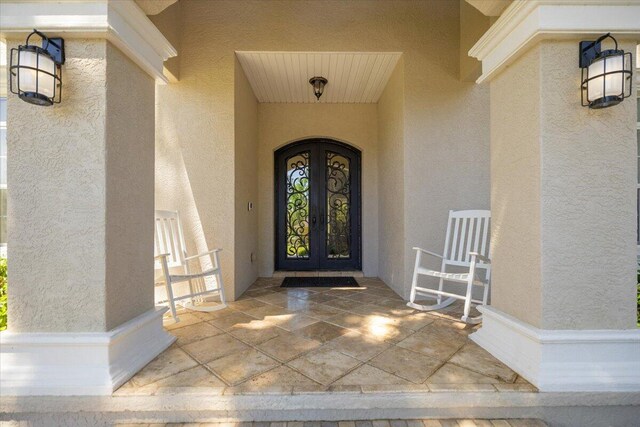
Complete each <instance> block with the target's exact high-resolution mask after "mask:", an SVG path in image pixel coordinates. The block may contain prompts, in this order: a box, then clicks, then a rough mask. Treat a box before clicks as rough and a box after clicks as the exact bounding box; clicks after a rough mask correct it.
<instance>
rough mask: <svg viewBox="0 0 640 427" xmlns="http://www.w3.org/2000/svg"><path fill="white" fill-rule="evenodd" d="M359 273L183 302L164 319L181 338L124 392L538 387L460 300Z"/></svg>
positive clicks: (276, 282)
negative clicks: (351, 282)
mask: <svg viewBox="0 0 640 427" xmlns="http://www.w3.org/2000/svg"><path fill="white" fill-rule="evenodd" d="M357 280H358V283H360V284H361V286H360V287H358V288H282V287H280V285H281V283H282V279H281V278H278V279H272V278H259V279H257V280H256V282H255V283H254V284H253V285H252V286H251V287H250V289H249V290H247V292H245V294H244V295H242V296H241V297H240V299H239V300H238V301H235V302H230V303H229V307H228V308H225V309H221V310H218V311H214V312H210V313H207V312H197V311H191V310H185V309H180V313H179V315H180V318H181V320H182V322H180V323H177V324H172V320H171V319H166V320H165V326H166V328H167V329H168V330H170V333H172V334H173V335H175V336H176V337H178V341H177V342H176V343H174V345H172V346H171V347H170V349H169V350H168V351H166V352H165V353H163V355H162V358H160V357H159V358H158V359H156V360H155V361H153V362H152V363H150V364H149V365H148V366H147V367H146V368H145V369H144V370H143V371H141V372H140V373H139V374H138V375H137V376H136V377H134V378H133V379H132V380H131V381H129V382H128V383H127V384H125V385H124V386H123V387H121V388H120V389H119V390H118V391H117V393H116V394H117V395H152V394H164V395H170V394H193V395H196V394H200V395H205V394H206V395H220V394H222V393H224V394H229V395H233V394H243V395H252V394H293V395H296V394H301V393H305V394H309V393H373V392H378V393H379V392H387V393H402V392H429V391H433V392H468V391H474V392H477V391H486V392H498V391H499V392H519V393H530V392H536V391H537V390H536V389H535V387H533V386H531V385H530V384H529V383H527V382H526V381H524V380H523V379H521V378H519V377H517V376H516V374H515V373H513V372H512V371H511V370H509V369H508V368H507V367H505V366H504V365H502V364H501V363H500V362H498V361H497V360H495V359H494V358H492V357H491V356H490V355H489V354H488V353H486V352H484V350H482V349H480V348H479V347H477V346H476V345H475V344H474V343H472V342H471V341H470V340H469V338H468V335H469V334H470V333H471V332H473V331H475V330H477V329H478V327H479V326H474V327H472V326H469V325H466V324H465V323H462V322H460V321H459V315H460V314H459V313H460V312H461V307H462V306H461V304H457V305H455V306H452V307H450V308H449V309H448V310H445V311H438V312H421V311H418V310H414V309H412V308H409V307H407V306H406V302H405V301H403V300H402V298H400V297H399V296H398V295H397V294H396V293H395V292H394V291H392V290H391V289H390V288H388V287H387V286H386V285H385V284H384V282H382V281H381V280H379V279H375V278H358V279H357ZM194 359H195V360H194ZM198 364H201V365H200V366H198ZM204 364H208V365H211V366H205V365H204ZM214 372H215V374H214ZM219 377H223V378H224V381H223V380H222V379H220V378H219ZM225 383H228V384H232V385H231V386H230V387H226V386H224V385H225ZM384 421H388V420H382V422H383V423H384ZM432 421H433V422H434V423H435V422H438V423H439V421H435V420H432ZM458 421H463V422H466V423H471V422H474V423H476V424H478V422H479V421H478V420H458ZM485 421H486V420H485ZM443 422H444V423H446V424H447V425H449V424H450V423H451V422H453V423H456V422H457V421H455V420H444V421H443ZM487 422H488V421H487ZM349 423H350V424H349V426H350V427H355V422H349ZM416 423H418V424H416ZM419 423H420V422H418V421H412V422H411V423H407V425H406V427H420V425H419ZM298 424H299V425H298ZM298 424H295V425H291V426H289V427H302V426H303V423H298ZM333 424H334V423H331V426H330V425H329V424H327V425H326V426H325V427H332V426H333ZM414 424H415V425H414ZM423 424H424V425H425V426H427V425H431V421H425V422H424V423H423ZM438 425H440V424H438ZM484 425H488V424H486V423H485V424H484ZM349 426H347V425H343V426H342V427H349ZM217 427H224V426H223V425H222V424H220V425H218V426H217ZM254 427H256V426H254ZM258 427H260V426H258ZM265 427H266V426H265ZM269 427H272V426H269ZM275 427H278V426H275ZM280 427H282V426H280ZM318 427H322V426H321V423H318ZM334 427H335V426H334ZM371 427H392V426H391V423H389V425H386V424H385V425H384V426H383V425H379V426H378V425H376V426H371Z"/></svg>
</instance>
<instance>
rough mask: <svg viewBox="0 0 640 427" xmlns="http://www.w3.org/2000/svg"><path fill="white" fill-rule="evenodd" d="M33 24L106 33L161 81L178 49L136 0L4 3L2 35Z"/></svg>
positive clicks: (68, 32) (76, 34)
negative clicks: (165, 66)
mask: <svg viewBox="0 0 640 427" xmlns="http://www.w3.org/2000/svg"><path fill="white" fill-rule="evenodd" d="M34 28H37V29H38V30H40V31H43V32H45V33H47V34H48V35H52V36H60V37H65V38H82V37H88V38H96V37H99V38H105V39H107V40H109V41H110V42H111V43H113V44H114V45H115V46H116V47H118V48H119V49H120V50H121V51H122V52H123V53H124V54H125V55H127V56H128V57H129V58H130V59H131V60H132V61H133V62H135V63H136V64H137V65H138V66H140V67H141V68H142V69H143V70H145V71H146V72H147V73H149V74H150V75H151V76H152V77H154V78H155V79H157V80H158V81H160V82H163V83H166V82H167V77H165V75H164V74H163V63H164V61H166V60H167V59H169V58H171V57H173V56H176V55H177V51H176V49H175V48H174V47H173V46H172V45H171V43H169V41H168V40H167V39H166V38H165V37H164V36H163V35H162V33H161V32H160V30H158V28H157V27H156V26H155V25H153V23H152V22H151V20H149V18H147V16H146V15H145V14H144V12H143V11H142V9H140V7H139V6H138V5H137V4H136V3H135V2H134V1H133V0H118V1H109V0H61V1H55V2H52V1H45V0H31V1H21V0H8V1H3V2H1V3H0V29H1V31H0V37H4V38H7V37H17V36H22V35H26V34H28V33H30V32H31V31H32V30H33V29H34Z"/></svg>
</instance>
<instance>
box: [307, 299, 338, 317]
mask: <svg viewBox="0 0 640 427" xmlns="http://www.w3.org/2000/svg"><path fill="white" fill-rule="evenodd" d="M301 313H304V314H305V315H306V316H309V317H313V318H315V319H319V320H326V319H328V318H330V317H334V316H335V315H336V314H340V313H344V312H343V311H342V310H339V309H337V308H333V307H329V306H326V305H322V304H318V303H313V304H311V305H310V306H309V307H307V308H306V309H305V310H303V311H301Z"/></svg>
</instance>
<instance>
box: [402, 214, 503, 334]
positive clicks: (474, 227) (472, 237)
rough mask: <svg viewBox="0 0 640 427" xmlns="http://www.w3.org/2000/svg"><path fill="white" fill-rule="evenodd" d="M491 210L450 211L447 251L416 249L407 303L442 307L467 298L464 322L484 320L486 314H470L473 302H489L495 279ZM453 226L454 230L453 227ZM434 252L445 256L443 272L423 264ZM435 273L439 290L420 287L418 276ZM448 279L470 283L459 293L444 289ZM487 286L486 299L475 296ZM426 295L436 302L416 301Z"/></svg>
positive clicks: (432, 308)
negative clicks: (481, 272) (477, 289)
mask: <svg viewBox="0 0 640 427" xmlns="http://www.w3.org/2000/svg"><path fill="white" fill-rule="evenodd" d="M490 220H491V212H490V211H484V210H470V211H449V221H448V222H447V235H446V238H445V243H444V254H443V255H438V254H436V253H433V252H430V251H427V250H424V249H421V248H413V249H414V250H416V251H417V253H416V264H415V269H414V271H413V280H412V282H411V294H410V297H409V302H408V303H407V305H408V306H409V307H412V308H415V309H417V310H423V311H433V310H440V309H442V308H445V307H447V306H449V305H451V304H453V302H454V301H455V300H457V299H458V300H464V314H463V316H462V318H461V320H462V321H463V322H466V323H471V324H477V323H480V322H481V321H482V316H478V317H469V311H470V309H471V304H472V303H473V304H482V305H486V304H487V298H488V296H489V282H490V279H491V261H490V260H489V256H488V254H489V226H490V224H489V223H490ZM452 227H453V230H452ZM423 254H425V255H430V256H433V257H436V258H440V259H442V265H441V267H440V271H435V270H430V269H428V268H424V267H422V264H421V261H422V255H423ZM447 267H449V270H451V267H458V268H459V269H460V268H465V269H466V268H468V269H469V270H468V272H458V273H454V272H451V271H449V272H447ZM480 269H482V270H484V277H483V278H480V277H478V274H477V273H478V270H480ZM420 275H424V276H431V277H437V278H439V279H440V281H439V285H438V289H437V290H436V289H430V288H424V287H420V286H418V276H420ZM445 281H450V282H456V283H463V284H466V285H467V287H466V292H465V293H464V294H457V293H452V292H445V291H443V286H444V282H445ZM474 286H478V287H483V288H484V289H483V297H482V300H477V299H473V298H472V294H473V287H474ZM417 295H420V296H425V297H427V298H431V299H435V300H436V304H434V305H421V304H416V302H415V301H416V296H417ZM443 298H444V299H443Z"/></svg>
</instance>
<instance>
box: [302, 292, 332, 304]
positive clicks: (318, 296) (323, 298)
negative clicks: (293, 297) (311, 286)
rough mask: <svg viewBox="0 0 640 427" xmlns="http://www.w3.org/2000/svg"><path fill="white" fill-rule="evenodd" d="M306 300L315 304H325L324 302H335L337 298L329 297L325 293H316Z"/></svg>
mask: <svg viewBox="0 0 640 427" xmlns="http://www.w3.org/2000/svg"><path fill="white" fill-rule="evenodd" d="M306 299H307V301H312V302H315V303H323V302H327V301H331V300H334V299H336V297H334V296H332V295H327V294H324V293H315V294H313V295H310V296H308V297H307V298H306Z"/></svg>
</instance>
